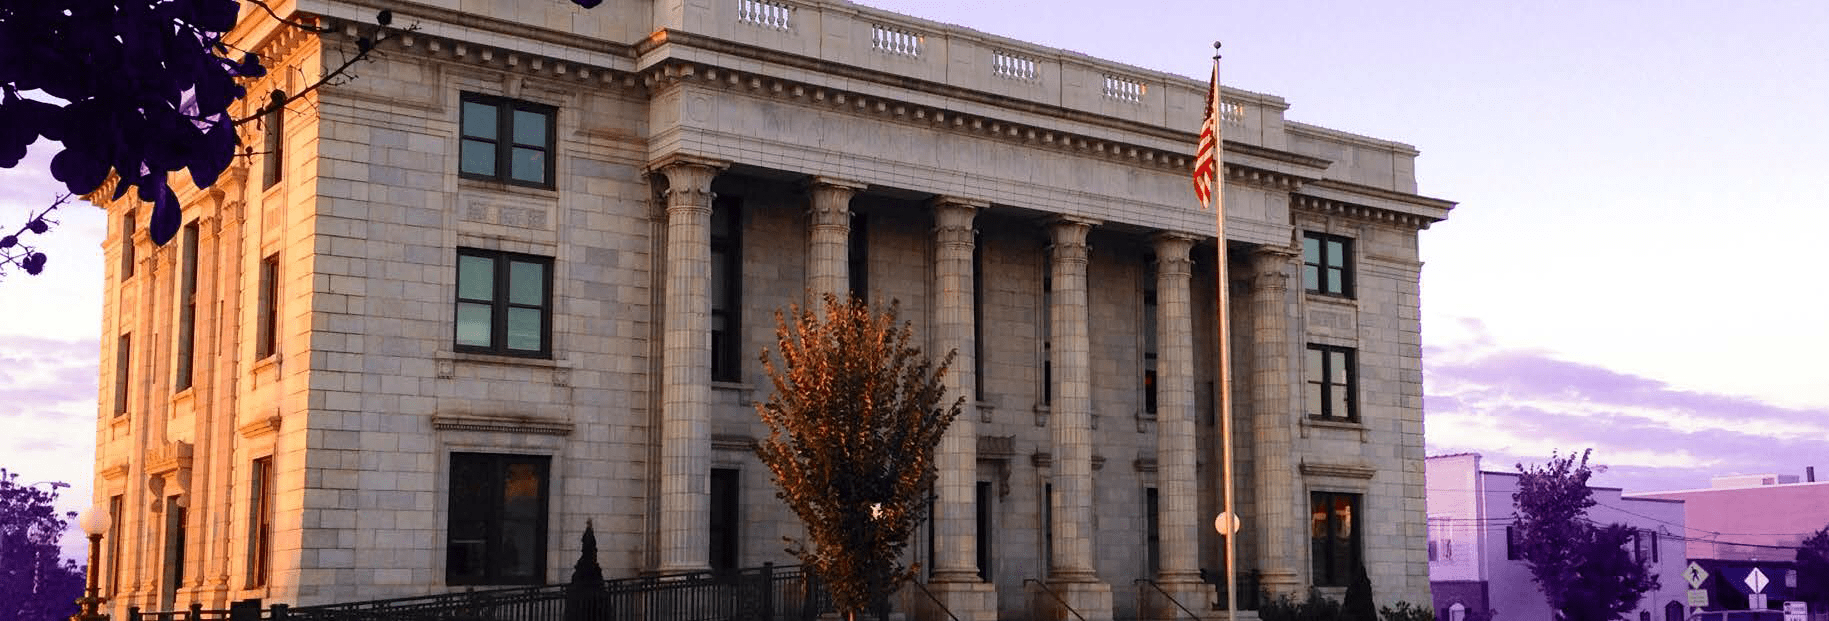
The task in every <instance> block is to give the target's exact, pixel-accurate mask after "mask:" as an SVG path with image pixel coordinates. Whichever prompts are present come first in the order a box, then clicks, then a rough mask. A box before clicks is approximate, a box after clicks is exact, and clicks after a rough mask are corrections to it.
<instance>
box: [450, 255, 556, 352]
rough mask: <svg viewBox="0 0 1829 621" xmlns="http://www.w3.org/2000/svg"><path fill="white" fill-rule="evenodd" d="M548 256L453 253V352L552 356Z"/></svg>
mask: <svg viewBox="0 0 1829 621" xmlns="http://www.w3.org/2000/svg"><path fill="white" fill-rule="evenodd" d="M552 267H553V260H552V258H551V257H537V256H533V255H526V254H517V253H512V252H498V251H494V250H479V249H475V248H458V249H457V350H458V351H467V352H477V353H485V354H501V355H505V356H526V357H540V358H544V357H548V356H551V355H552V299H553V296H552V282H553V276H552Z"/></svg>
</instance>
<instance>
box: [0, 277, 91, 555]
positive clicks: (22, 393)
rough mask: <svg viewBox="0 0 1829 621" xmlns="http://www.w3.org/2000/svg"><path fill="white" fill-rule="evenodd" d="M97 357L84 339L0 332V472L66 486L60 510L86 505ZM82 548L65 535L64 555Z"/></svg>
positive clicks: (78, 539) (76, 538) (79, 541)
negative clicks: (3, 469)
mask: <svg viewBox="0 0 1829 621" xmlns="http://www.w3.org/2000/svg"><path fill="white" fill-rule="evenodd" d="M9 284H11V283H9ZM99 352H100V349H99V348H98V346H97V344H96V342H95V341H94V340H91V339H55V338H44V337H40V336H21V335H15V334H0V429H4V430H5V431H4V433H0V466H3V467H5V468H6V469H8V470H10V471H13V472H17V473H19V475H20V479H21V480H22V481H62V482H66V483H69V484H70V485H71V487H70V489H66V490H62V492H61V493H59V494H58V500H57V506H58V509H60V510H63V511H77V510H80V509H82V508H83V507H86V506H88V505H89V502H90V496H89V494H90V493H89V489H90V486H91V481H92V479H93V478H94V474H93V473H94V466H93V464H92V462H93V461H94V460H93V459H92V457H91V455H92V454H93V451H94V450H95V449H94V447H95V412H96V409H95V408H96V405H95V398H96V381H97V377H98V375H99V374H98V373H97V360H98V358H99V357H100V353H99ZM82 545H83V542H82V539H81V537H80V536H76V535H72V534H68V533H66V536H65V538H64V552H65V554H80V553H81V551H82Z"/></svg>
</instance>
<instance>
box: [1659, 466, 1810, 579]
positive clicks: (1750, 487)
mask: <svg viewBox="0 0 1829 621" xmlns="http://www.w3.org/2000/svg"><path fill="white" fill-rule="evenodd" d="M1804 472H1805V474H1804V476H1803V478H1802V479H1801V480H1800V479H1799V477H1798V476H1797V475H1794V474H1752V475H1728V476H1720V477H1714V478H1713V479H1711V480H1710V481H1709V486H1708V487H1706V488H1702V489H1691V490H1676V491H1669V492H1645V493H1640V494H1633V495H1632V496H1630V497H1631V498H1641V499H1646V500H1653V499H1659V500H1677V501H1681V502H1682V503H1683V525H1684V530H1685V533H1684V534H1685V538H1686V539H1687V541H1686V550H1685V553H1686V555H1687V556H1688V557H1689V560H1690V561H1692V562H1694V563H1696V565H1697V566H1698V567H1701V568H1702V570H1703V571H1704V572H1707V576H1706V577H1705V578H1704V579H1703V582H1702V584H1701V585H1700V588H1701V589H1702V590H1705V591H1708V593H1709V604H1710V605H1709V608H1711V609H1730V610H1745V609H1747V608H1748V606H1749V605H1750V604H1751V603H1752V601H1751V597H1750V596H1751V595H1753V594H1754V593H1759V594H1763V595H1765V596H1766V606H1767V607H1768V608H1770V609H1772V610H1778V609H1780V607H1781V605H1782V604H1783V603H1784V602H1788V601H1794V600H1795V601H1801V598H1800V597H1797V596H1795V595H1794V589H1795V588H1796V587H1797V585H1798V579H1799V576H1798V572H1799V571H1800V568H1799V567H1798V566H1797V548H1798V547H1799V546H1801V545H1803V542H1804V540H1805V539H1807V538H1809V537H1810V536H1811V535H1813V534H1815V533H1816V532H1817V531H1819V530H1822V529H1824V528H1829V482H1821V481H1817V480H1816V468H1815V467H1814V466H1812V467H1809V468H1806V469H1805V470H1804ZM1755 570H1757V571H1758V572H1759V573H1760V575H1761V576H1762V577H1763V580H1761V579H1752V580H1749V579H1750V578H1752V573H1753V572H1754V571H1755ZM1761 582H1763V583H1764V586H1763V587H1761V588H1760V589H1759V590H1758V591H1754V590H1753V588H1752V585H1753V584H1756V583H1761ZM1814 612H1817V613H1821V612H1823V611H1821V610H1817V611H1814Z"/></svg>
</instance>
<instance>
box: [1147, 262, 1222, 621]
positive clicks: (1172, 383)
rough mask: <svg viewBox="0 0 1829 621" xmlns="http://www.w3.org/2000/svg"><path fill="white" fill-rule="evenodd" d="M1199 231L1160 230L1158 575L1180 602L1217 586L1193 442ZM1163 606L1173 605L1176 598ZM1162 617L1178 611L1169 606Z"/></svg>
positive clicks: (1200, 602) (1197, 602)
mask: <svg viewBox="0 0 1829 621" xmlns="http://www.w3.org/2000/svg"><path fill="white" fill-rule="evenodd" d="M1193 247H1194V238H1193V237H1191V236H1188V235H1184V234H1180V233H1162V234H1159V235H1157V236H1156V237H1155V251H1156V342H1157V343H1159V345H1158V353H1157V356H1158V358H1157V364H1156V386H1157V388H1156V391H1157V392H1156V464H1157V466H1156V481H1157V487H1158V488H1159V489H1160V490H1161V491H1162V494H1161V496H1159V498H1160V499H1161V500H1160V504H1158V505H1157V506H1158V515H1159V516H1160V517H1159V518H1158V520H1157V523H1158V524H1159V525H1160V529H1161V530H1160V533H1161V542H1160V546H1159V547H1160V550H1161V553H1160V554H1161V556H1160V557H1159V558H1160V559H1161V569H1160V570H1159V571H1158V573H1157V575H1156V579H1157V582H1158V583H1160V584H1161V586H1162V589H1163V590H1164V591H1167V592H1168V593H1169V595H1170V596H1171V597H1174V598H1175V600H1176V601H1177V602H1180V603H1181V605H1183V606H1187V607H1188V608H1191V609H1192V608H1195V607H1196V606H1204V605H1205V603H1206V602H1207V600H1208V598H1210V597H1211V596H1212V588H1211V587H1209V586H1207V585H1206V584H1204V583H1202V582H1201V580H1200V570H1199V564H1200V560H1199V558H1198V555H1199V552H1200V518H1199V516H1198V515H1197V513H1198V511H1199V509H1198V506H1199V502H1200V491H1199V488H1198V487H1197V483H1196V481H1197V475H1196V473H1195V448H1194V318H1193V303H1192V301H1191V297H1190V286H1191V282H1192V274H1193V270H1192V264H1193V262H1192V261H1190V260H1189V259H1188V251H1189V250H1191V249H1192V248H1193ZM1164 608H1165V609H1164V610H1161V611H1160V612H1163V613H1172V612H1175V610H1174V608H1173V607H1172V606H1167V607H1164ZM1164 617H1165V618H1173V615H1172V614H1165V615H1164Z"/></svg>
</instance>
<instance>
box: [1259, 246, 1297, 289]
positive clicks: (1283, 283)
mask: <svg viewBox="0 0 1829 621" xmlns="http://www.w3.org/2000/svg"><path fill="white" fill-rule="evenodd" d="M1295 258H1296V251H1295V249H1293V248H1289V247H1287V246H1270V245H1264V246H1258V247H1256V248H1253V249H1252V250H1251V278H1252V284H1253V285H1254V286H1255V287H1257V288H1258V289H1260V290H1277V291H1281V290H1284V289H1288V288H1289V265H1290V264H1291V263H1293V262H1294V261H1295Z"/></svg>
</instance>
